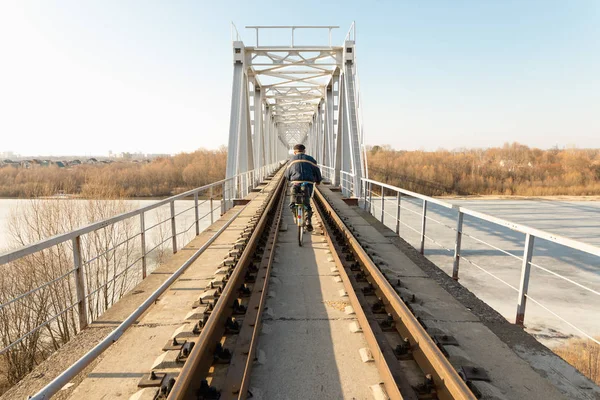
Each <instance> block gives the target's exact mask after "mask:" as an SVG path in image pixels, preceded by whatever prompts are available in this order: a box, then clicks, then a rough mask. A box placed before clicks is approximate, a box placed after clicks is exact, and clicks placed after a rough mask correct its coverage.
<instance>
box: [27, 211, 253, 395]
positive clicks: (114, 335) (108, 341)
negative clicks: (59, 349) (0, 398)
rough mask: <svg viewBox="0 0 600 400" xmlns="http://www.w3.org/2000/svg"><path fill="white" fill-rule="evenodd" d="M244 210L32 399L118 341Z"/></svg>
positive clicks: (50, 390) (64, 381)
mask: <svg viewBox="0 0 600 400" xmlns="http://www.w3.org/2000/svg"><path fill="white" fill-rule="evenodd" d="M242 211H243V209H242V210H239V211H238V212H237V213H235V214H234V215H233V216H232V217H231V218H230V219H229V220H228V221H227V222H226V223H225V224H224V225H223V226H222V227H221V228H220V229H219V230H218V231H217V232H215V233H214V234H213V235H212V236H211V237H210V238H209V239H208V240H207V242H206V243H204V245H202V247H200V248H199V249H198V250H197V251H196V252H195V253H194V254H193V255H192V256H191V257H190V258H189V259H188V260H187V261H186V262H185V263H184V264H183V265H181V266H180V267H179V268H178V269H177V270H176V271H175V272H173V274H172V275H171V276H169V278H168V279H167V280H165V281H164V282H163V283H162V284H161V285H160V286H159V287H158V288H157V289H156V290H155V291H154V292H153V293H152V294H151V295H150V297H148V298H147V299H146V301H144V302H143V303H142V304H141V305H140V306H139V307H138V308H137V309H136V310H135V311H134V312H133V313H131V314H130V315H129V316H128V317H127V318H126V319H125V320H124V321H123V322H122V323H121V324H120V325H119V326H118V327H117V328H115V330H113V331H112V332H111V333H110V334H109V335H108V336H107V337H106V338H104V339H103V340H102V341H101V342H100V343H98V344H97V345H96V346H95V347H94V348H93V349H91V350H90V351H89V352H87V353H86V354H84V355H83V356H82V357H81V358H80V359H79V360H78V361H77V362H75V363H74V364H73V365H71V366H70V367H69V368H68V369H67V370H66V371H64V372H63V373H62V374H60V375H59V376H58V377H56V378H54V380H52V382H50V383H49V384H48V385H46V386H45V387H44V388H42V389H41V390H40V391H39V392H37V393H36V394H35V395H34V396H32V397H30V399H32V400H33V399H38V400H40V399H49V398H50V397H52V395H54V394H55V393H56V392H58V391H59V390H60V389H61V388H62V387H63V386H64V385H66V384H67V383H68V382H69V381H70V380H71V379H73V378H74V377H75V375H77V374H78V373H79V372H81V371H82V370H83V369H84V368H85V367H86V366H87V365H89V364H90V363H91V362H92V361H93V360H94V359H96V358H97V357H98V356H99V355H100V354H102V353H103V352H104V351H105V350H106V349H107V348H109V347H110V346H111V345H112V344H113V343H114V342H115V341H117V340H118V339H119V338H120V337H121V336H122V335H123V333H124V332H125V330H126V329H127V328H129V327H130V326H131V325H132V324H133V323H134V322H135V321H136V320H137V319H138V318H139V317H140V316H141V315H142V314H143V313H144V312H145V311H146V310H147V309H148V307H150V306H151V305H152V304H154V302H155V301H156V299H158V297H159V296H160V295H161V294H162V293H163V292H164V291H165V290H166V289H167V288H168V287H169V286H170V285H171V284H172V283H173V282H175V280H176V279H177V278H179V276H181V274H183V272H184V271H185V270H186V269H187V268H188V267H189V266H190V265H192V263H193V262H194V261H195V260H196V259H197V258H198V257H199V256H200V254H202V253H203V252H204V251H205V250H206V249H207V248H208V247H209V246H210V245H211V244H212V243H213V242H214V241H215V240H216V239H217V238H218V237H219V236H220V235H221V233H223V232H224V231H225V229H227V228H228V227H229V225H231V223H232V222H233V221H234V220H235V219H236V218H237V217H238V215H240V213H241V212H242Z"/></svg>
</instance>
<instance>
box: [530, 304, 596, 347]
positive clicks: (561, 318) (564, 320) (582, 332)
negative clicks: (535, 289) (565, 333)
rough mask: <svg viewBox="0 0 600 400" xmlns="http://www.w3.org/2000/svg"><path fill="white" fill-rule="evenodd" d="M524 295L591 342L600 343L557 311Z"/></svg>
mask: <svg viewBox="0 0 600 400" xmlns="http://www.w3.org/2000/svg"><path fill="white" fill-rule="evenodd" d="M525 296H527V298H528V299H529V300H531V301H533V302H534V303H535V304H537V305H538V306H540V307H542V308H543V309H544V310H546V311H548V312H549V313H550V314H552V315H554V316H555V317H556V318H558V319H560V320H561V321H562V322H564V323H565V324H567V325H569V326H570V327H571V328H573V329H575V330H576V331H578V332H579V333H581V334H582V335H583V336H585V337H586V338H588V339H589V340H591V341H592V342H594V343H596V344H599V345H600V341H599V340H598V339H596V338H594V337H593V336H591V335H588V334H587V333H586V332H584V331H582V330H581V329H580V328H578V327H576V326H575V325H573V324H572V323H570V322H569V321H567V320H566V319H564V318H563V317H561V316H560V315H558V314H557V313H555V312H554V311H552V310H551V309H549V308H548V307H546V306H545V305H543V304H542V303H540V302H539V301H537V300H536V299H534V298H533V297H531V296H530V295H528V294H525Z"/></svg>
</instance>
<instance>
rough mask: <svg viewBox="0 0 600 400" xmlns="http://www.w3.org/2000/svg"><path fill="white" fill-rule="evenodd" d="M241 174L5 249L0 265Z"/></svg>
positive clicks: (232, 179) (227, 180)
mask: <svg viewBox="0 0 600 400" xmlns="http://www.w3.org/2000/svg"><path fill="white" fill-rule="evenodd" d="M276 164H279V163H276ZM243 175H244V173H242V174H238V175H236V176H233V177H231V178H226V179H222V180H220V181H217V182H213V183H210V184H208V185H204V186H201V187H199V188H195V189H191V190H188V191H187V192H183V193H180V194H178V195H175V196H171V197H168V198H166V199H163V200H159V201H157V202H156V203H153V204H149V205H147V206H144V207H141V208H138V209H136V210H132V211H127V212H124V213H122V214H119V215H116V216H114V217H111V218H107V219H105V220H103V221H99V222H93V223H91V224H88V225H85V226H82V227H80V228H77V229H75V230H72V231H70V232H66V233H61V234H58V235H55V236H52V237H50V238H48V239H43V240H41V241H38V242H36V243H32V244H29V245H26V246H23V247H21V248H19V249H16V250H10V251H7V252H5V253H2V254H0V265H2V264H6V263H9V262H11V261H14V260H17V259H19V258H21V257H24V256H27V255H30V254H32V253H36V252H38V251H41V250H45V249H47V248H49V247H52V246H55V245H57V244H59V243H62V242H65V241H67V240H71V239H73V238H75V237H77V236H81V235H85V234H86V233H89V232H92V231H95V230H98V229H100V228H104V227H107V226H109V225H112V224H114V223H116V222H119V221H122V220H125V219H127V218H132V217H136V216H138V215H140V214H142V213H145V212H148V211H151V210H153V209H155V208H158V207H160V206H163V205H165V204H169V203H170V202H171V201H175V200H179V199H183V198H185V197H190V196H193V195H194V194H195V193H199V192H202V191H205V190H208V189H210V188H211V187H213V188H214V187H220V186H221V185H223V184H224V183H228V182H235V180H236V179H238V178H239V177H241V176H243Z"/></svg>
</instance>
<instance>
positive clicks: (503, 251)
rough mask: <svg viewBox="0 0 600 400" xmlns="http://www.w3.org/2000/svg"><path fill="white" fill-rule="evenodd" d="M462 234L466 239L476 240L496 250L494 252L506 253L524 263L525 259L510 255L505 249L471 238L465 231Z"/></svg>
mask: <svg viewBox="0 0 600 400" xmlns="http://www.w3.org/2000/svg"><path fill="white" fill-rule="evenodd" d="M461 233H462V235H463V236H464V237H468V238H471V239H473V240H475V241H477V242H479V243H481V244H485V245H486V246H489V247H491V248H492V249H494V250H498V251H499V252H501V253H504V254H506V255H507V256H511V257H513V258H516V259H517V260H519V261H523V257H519V256H516V255H514V254H512V253H509V252H508V251H506V250H503V249H501V248H500V247H496V246H494V245H493V244H491V243H488V242H486V241H484V240H481V239H478V238H476V237H475V236H471V235H469V234H468V233H465V231H464V230H463V231H462V232H461Z"/></svg>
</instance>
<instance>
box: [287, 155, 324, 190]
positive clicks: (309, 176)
mask: <svg viewBox="0 0 600 400" xmlns="http://www.w3.org/2000/svg"><path fill="white" fill-rule="evenodd" d="M285 177H286V178H287V179H288V181H290V182H292V181H308V182H317V183H320V182H321V181H322V180H323V178H322V177H321V170H320V169H319V167H318V166H317V161H316V160H315V159H314V158H312V157H311V156H307V155H306V154H296V155H294V156H293V157H292V158H291V159H290V163H289V164H288V166H287V169H286V171H285Z"/></svg>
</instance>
